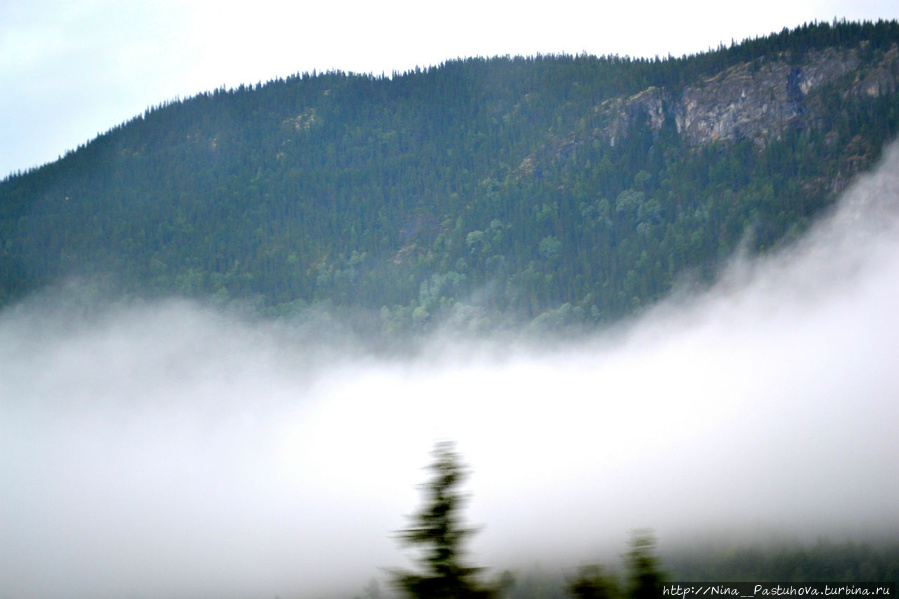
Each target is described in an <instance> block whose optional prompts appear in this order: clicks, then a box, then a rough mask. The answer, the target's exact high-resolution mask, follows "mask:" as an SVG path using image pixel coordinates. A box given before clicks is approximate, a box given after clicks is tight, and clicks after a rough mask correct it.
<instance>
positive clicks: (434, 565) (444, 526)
mask: <svg viewBox="0 0 899 599" xmlns="http://www.w3.org/2000/svg"><path fill="white" fill-rule="evenodd" d="M433 455H434V462H433V463H432V464H431V466H430V470H431V471H432V472H433V477H432V478H431V480H430V482H428V483H427V484H426V485H424V487H423V490H424V505H423V506H422V508H421V510H420V511H419V512H418V513H416V514H415V515H413V516H412V517H411V522H410V525H409V528H407V529H405V530H403V531H401V532H400V541H401V542H402V543H403V544H404V545H410V546H413V547H420V548H421V549H422V553H421V557H420V563H421V572H420V573H415V572H407V571H404V570H397V571H394V572H392V575H393V582H394V584H395V586H396V587H397V589H398V590H400V591H401V592H402V593H403V594H404V595H405V596H407V597H412V598H427V599H456V598H489V597H494V596H496V594H497V592H498V590H499V589H498V585H497V586H496V587H491V586H489V585H485V584H482V583H480V582H479V581H478V580H477V575H478V573H479V572H480V571H481V570H482V568H475V567H471V566H467V565H465V563H464V559H463V556H464V551H463V545H464V542H465V540H466V539H467V538H468V537H469V536H470V535H471V534H473V533H474V532H475V530H474V529H471V528H467V527H465V526H464V525H463V523H462V517H461V514H460V512H461V509H462V506H463V504H464V502H465V496H464V495H463V494H462V493H461V492H460V491H459V485H460V484H461V483H462V482H463V481H464V479H465V477H466V472H465V469H464V467H463V466H462V464H461V462H460V459H459V455H458V454H457V453H456V452H455V450H454V446H453V444H452V443H450V442H441V443H438V444H437V446H436V447H435V449H434V452H433Z"/></svg>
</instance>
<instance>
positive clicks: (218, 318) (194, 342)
mask: <svg viewBox="0 0 899 599" xmlns="http://www.w3.org/2000/svg"><path fill="white" fill-rule="evenodd" d="M897 217H899V150H897V148H896V147H894V148H893V149H891V150H889V151H888V152H887V154H886V157H885V159H884V162H883V164H882V165H881V167H880V168H879V170H878V171H877V172H876V173H874V174H873V175H870V176H867V177H864V178H862V179H861V180H860V181H859V183H858V184H857V185H856V186H855V187H854V188H853V189H852V190H850V192H848V193H847V194H846V195H845V197H844V198H843V200H842V201H841V203H840V205H839V206H838V208H837V210H835V212H834V213H833V214H832V215H831V216H830V217H828V218H827V219H824V220H822V222H820V223H819V224H818V226H816V227H815V228H814V229H813V230H812V231H811V232H810V233H809V234H808V235H807V236H806V237H804V238H803V239H802V240H801V242H800V243H798V244H796V245H795V246H793V247H791V248H788V249H785V250H783V251H781V252H779V253H777V254H776V255H770V256H768V257H766V258H763V259H755V260H748V259H740V260H735V262H734V263H733V264H732V265H731V266H730V267H729V268H728V269H727V270H726V271H725V272H724V273H723V275H722V278H721V281H720V282H719V283H718V284H717V285H715V286H714V287H713V288H711V289H709V290H706V291H703V292H701V293H697V294H695V295H693V296H691V297H679V298H675V299H672V300H671V301H668V302H666V303H664V304H663V305H661V306H659V307H657V308H656V309H654V310H652V311H651V312H649V313H646V314H644V315H643V316H641V317H640V318H639V319H637V320H636V321H634V322H632V323H630V324H629V325H627V326H623V327H621V328H619V329H616V330H615V331H610V332H605V333H602V334H597V336H595V337H594V338H592V339H587V340H579V341H577V342H576V343H575V342H572V343H571V344H570V345H568V346H565V347H564V348H563V349H560V347H559V345H558V344H556V345H554V346H553V349H546V350H539V349H534V348H533V347H532V346H529V347H528V348H524V347H523V346H522V347H515V346H502V344H499V343H496V344H491V343H489V342H484V341H479V342H474V341H472V342H464V341H460V340H458V339H456V340H454V341H452V342H447V341H445V340H443V339H442V338H441V337H440V336H439V335H435V338H434V339H433V340H432V341H433V343H432V344H430V345H428V346H427V347H425V349H423V350H422V351H421V352H420V353H419V354H417V355H416V356H414V357H405V358H392V359H385V358H377V357H373V356H367V355H366V354H364V353H362V352H353V353H339V352H334V351H331V349H333V348H331V347H330V346H329V345H328V341H327V340H326V339H322V340H319V341H318V342H316V343H310V342H308V341H307V342H306V343H298V342H297V341H296V339H295V337H292V336H291V335H289V334H286V333H285V331H284V330H283V329H281V328H278V327H277V326H274V325H272V324H271V323H258V322H256V323H250V322H248V321H242V320H240V319H237V318H233V317H229V316H227V315H225V314H222V313H221V312H216V311H213V310H210V309H206V308H204V307H202V306H200V305H197V304H195V303H189V302H184V301H176V300H172V301H164V302H134V301H132V302H130V303H119V304H113V303H111V304H109V305H108V306H107V307H106V308H104V309H102V310H94V311H93V312H92V313H89V314H86V315H84V314H82V313H81V312H79V311H78V310H75V309H69V308H66V307H64V303H62V302H59V301H58V300H54V301H52V302H51V301H45V300H42V299H40V298H35V299H33V300H31V301H29V302H26V303H24V304H21V305H18V306H15V307H12V308H9V309H7V310H6V311H5V312H4V313H2V314H0V597H3V598H13V597H15V598H20V597H39V598H44V597H91V598H103V597H155V598H166V597H173V598H174V597H179V598H180V597H192V598H193V597H237V596H242V597H274V596H276V595H280V596H282V597H292V596H308V597H312V596H316V597H318V596H326V595H329V594H335V595H344V596H352V595H354V594H359V593H360V592H361V589H362V587H363V585H364V584H365V583H366V581H367V580H369V579H370V578H372V577H377V576H381V575H382V573H383V570H382V569H383V568H389V567H405V566H407V565H408V559H407V557H406V555H405V554H404V553H403V552H401V551H400V550H399V548H398V546H397V544H396V540H395V538H394V537H393V533H394V532H395V531H397V530H400V529H402V528H403V527H404V526H405V525H406V523H407V521H406V515H408V514H410V513H412V512H413V511H414V510H415V508H416V506H417V505H418V501H419V496H418V490H417V485H419V484H421V483H423V482H424V481H425V480H426V478H427V473H426V471H424V470H423V467H424V466H426V465H427V463H428V462H429V460H430V456H429V452H430V450H431V448H432V446H433V444H434V442H435V440H438V439H452V440H454V441H456V444H457V449H458V451H459V452H460V453H461V454H462V456H463V458H464V460H465V462H466V463H467V464H468V466H469V467H470V468H471V471H472V475H471V477H470V479H469V481H468V484H467V490H468V491H469V492H470V493H471V499H470V502H469V504H468V510H467V512H466V514H467V516H468V519H469V522H470V523H473V524H478V525H482V526H483V529H482V530H481V532H480V533H479V534H478V535H477V536H476V537H475V538H474V540H473V542H472V544H471V550H472V560H473V561H474V562H476V563H477V564H478V565H484V566H489V567H493V568H496V569H500V568H507V567H513V568H514V567H520V566H523V567H527V566H528V565H530V564H534V563H536V562H539V563H541V564H544V565H545V566H548V567H553V568H555V567H559V568H561V567H573V566H576V565H577V564H579V563H582V562H585V561H591V560H595V559H614V558H615V557H616V556H617V555H618V554H619V553H620V552H621V551H623V548H624V547H625V546H626V539H627V538H628V534H629V531H630V530H632V529H634V528H652V529H653V530H654V531H655V534H656V536H657V537H658V538H659V541H660V547H661V548H662V549H663V550H664V549H665V547H666V546H669V547H670V546H677V545H678V544H683V543H688V542H691V541H693V540H695V539H699V538H704V537H708V536H711V537H714V538H720V539H731V540H738V541H739V540H752V539H758V538H761V537H766V536H768V535H776V536H778V537H779V538H786V539H815V538H818V537H822V536H826V537H830V538H845V537H853V538H856V537H864V538H868V537H871V536H876V535H879V534H883V533H884V532H885V531H886V532H889V531H896V530H899V437H897V435H896V424H897V423H899V316H897V311H899V225H897V223H899V218H897Z"/></svg>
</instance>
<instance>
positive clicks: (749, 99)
mask: <svg viewBox="0 0 899 599" xmlns="http://www.w3.org/2000/svg"><path fill="white" fill-rule="evenodd" d="M864 51H865V48H864V47H862V48H860V49H855V48H853V49H838V48H828V49H826V50H824V51H820V52H810V53H808V54H806V55H805V56H804V57H801V58H794V57H791V56H790V54H789V53H784V54H782V55H781V56H780V57H779V58H778V59H776V60H767V61H764V62H762V61H758V60H757V61H754V62H752V63H748V64H741V65H737V66H734V67H731V68H729V69H727V70H725V71H722V72H720V73H718V74H717V75H715V76H713V77H709V78H707V79H705V80H704V81H702V82H700V83H698V84H696V85H691V86H688V87H685V88H684V89H683V91H681V92H673V91H671V90H666V89H662V88H658V87H651V88H648V89H646V90H644V91H642V92H640V93H638V94H636V95H634V96H631V97H629V98H616V99H614V100H610V101H607V102H604V103H603V104H602V105H600V106H598V107H597V109H596V110H597V112H598V113H599V116H600V117H601V122H603V123H604V125H603V126H602V127H601V128H600V129H599V130H598V131H596V132H595V133H596V134H598V136H599V137H601V138H604V139H605V140H606V141H607V142H608V143H610V144H612V145H614V144H615V143H616V142H617V141H618V140H619V139H620V138H621V136H623V135H626V134H627V131H628V128H629V127H631V126H632V125H633V123H634V122H635V121H636V120H640V121H645V122H646V123H647V124H648V125H649V126H650V127H651V128H652V129H654V130H658V129H660V128H661V127H662V126H663V125H664V124H665V123H666V120H667V119H673V122H674V124H675V126H676V128H677V131H678V133H679V134H680V135H681V136H682V138H683V139H684V140H685V141H687V142H688V143H689V144H691V145H696V146H701V145H706V144H709V143H712V142H714V141H718V140H741V139H751V140H753V141H756V142H758V143H764V142H765V141H766V140H768V139H770V138H771V137H777V136H778V135H779V134H780V133H781V132H782V131H783V130H784V128H785V127H787V126H789V125H790V124H792V123H794V122H796V121H797V120H799V119H805V120H806V121H808V122H814V120H815V114H816V112H817V109H818V107H819V105H820V102H821V101H822V100H821V97H820V96H821V93H820V92H822V91H823V90H825V89H826V88H828V86H830V85H831V84H834V83H837V82H839V83H841V85H839V86H838V90H839V91H838V93H839V97H840V100H841V101H852V100H855V99H859V98H862V97H879V96H882V95H888V94H889V95H892V94H896V92H897V89H899V47H896V46H894V47H893V48H892V49H890V50H889V51H888V52H885V53H883V54H882V55H881V56H880V57H879V58H878V59H877V60H875V61H873V62H870V61H863V60H862V59H861V57H860V52H864Z"/></svg>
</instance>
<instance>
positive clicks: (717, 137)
mask: <svg viewBox="0 0 899 599" xmlns="http://www.w3.org/2000/svg"><path fill="white" fill-rule="evenodd" d="M897 89H899V24H897V23H895V22H890V23H883V22H881V23H877V24H870V23H867V24H855V23H840V24H833V25H830V24H816V25H809V26H804V27H802V28H799V29H797V30H795V31H789V32H788V31H784V32H781V33H780V34H776V35H772V36H770V37H767V38H763V39H758V40H754V41H751V42H746V43H744V44H741V45H739V46H734V47H731V48H721V49H719V50H718V51H716V52H711V53H708V54H703V55H699V56H694V57H684V58H680V59H667V60H656V61H646V60H629V59H621V58H618V57H605V58H595V57H589V56H577V57H570V56H558V57H556V56H545V57H536V58H495V59H467V60H458V61H452V62H448V63H445V64H443V65H440V66H439V67H435V68H431V69H427V70H425V71H415V72H410V73H406V74H403V75H397V76H395V77H393V78H390V79H387V78H375V77H370V76H360V75H352V74H344V73H326V74H311V75H310V74H304V75H302V76H296V77H291V78H288V79H286V80H281V81H273V82H270V83H267V84H265V85H257V86H255V87H241V88H239V89H236V90H218V91H216V92H214V93H208V94H203V95H200V96H197V97H194V98H190V99H187V100H184V101H178V102H172V103H170V104H167V105H164V106H160V107H157V108H155V109H152V110H148V111H147V112H146V113H144V114H143V115H140V116H138V117H137V118H135V119H134V120H132V121H131V122H129V123H126V124H124V125H122V126H120V127H117V128H115V129H114V130H112V131H110V132H108V133H107V134H105V135H102V136H100V137H98V138H96V139H95V140H93V141H91V142H90V143H88V144H86V145H85V146H83V147H81V148H79V149H78V150H76V151H74V152H71V153H69V154H67V155H66V156H65V157H64V158H63V159H61V160H60V161H58V162H56V163H53V164H49V165H46V166H44V167H42V168H40V169H35V170H33V171H30V172H28V173H23V174H19V175H16V176H13V177H10V178H8V179H6V180H4V181H3V182H2V183H0V235H2V239H3V245H2V246H0V251H2V254H0V297H2V298H3V299H4V301H7V302H8V301H10V300H13V299H15V298H17V297H20V296H21V295H23V294H25V293H28V292H29V291H32V290H35V289H39V288H41V287H43V286H45V285H48V284H53V283H55V282H58V281H59V280H63V279H65V278H66V277H71V276H78V277H81V278H83V279H87V280H94V278H96V277H99V279H100V280H104V281H107V282H112V283H113V284H114V286H115V288H117V289H121V290H123V291H124V292H126V293H130V294H142V295H144V294H153V295H170V294H186V295H190V296H212V297H214V298H216V299H217V301H221V302H228V301H231V300H241V301H246V300H247V299H252V300H253V301H255V302H257V303H258V305H259V306H260V307H264V308H265V309H266V310H268V311H275V312H279V313H285V312H293V311H296V310H298V309H302V308H303V307H305V306H309V305H312V304H315V303H325V304H327V305H329V306H331V308H332V309H334V310H337V311H341V310H343V311H345V310H353V311H354V312H355V311H357V310H360V309H361V310H363V311H369V312H371V313H372V314H374V315H376V318H375V321H376V323H377V324H376V326H379V327H381V328H382V329H383V330H385V331H398V330H412V329H421V328H427V327H429V326H431V325H432V324H433V323H434V322H436V321H437V320H438V318H440V317H445V316H448V315H453V317H454V318H455V319H456V320H457V321H460V322H462V323H467V324H468V325H473V326H477V325H482V324H487V323H493V324H496V323H497V322H501V321H506V320H508V319H510V318H514V319H517V318H525V319H527V320H532V321H536V323H538V324H542V325H548V326H554V327H558V326H565V325H567V324H575V323H583V322H603V321H608V320H609V319H612V318H616V317H618V316H620V315H622V314H626V313H627V312H629V311H631V310H633V309H635V308H638V307H640V306H645V305H648V304H650V303H651V302H653V301H655V300H656V299H658V298H659V297H661V296H663V295H664V294H666V293H668V292H670V291H671V290H672V288H673V287H674V286H676V284H677V283H678V282H679V281H683V280H696V279H697V278H698V279H700V280H701V279H703V278H707V277H709V276H712V275H713V274H714V273H715V272H716V269H717V268H718V267H719V265H720V264H721V262H722V260H726V259H727V258H728V257H729V256H730V255H731V254H732V253H733V252H734V250H735V248H737V247H738V245H740V244H741V243H743V244H744V246H745V247H746V248H747V249H750V250H759V249H765V248H769V247H772V246H774V245H777V244H779V243H782V242H783V240H785V239H789V238H791V237H792V236H794V235H795V234H796V233H797V232H798V231H801V230H802V229H803V228H804V227H805V226H806V225H807V224H808V222H809V219H810V218H812V217H813V216H814V215H815V214H817V213H818V212H820V211H821V210H822V209H824V208H825V207H827V206H828V205H829V203H830V202H831V200H832V198H833V197H834V195H835V193H836V192H837V191H839V190H841V189H842V188H844V187H845V186H846V185H847V184H848V182H849V181H850V180H851V178H852V176H853V175H854V174H855V173H857V172H859V171H860V170H863V169H865V168H867V167H868V166H870V165H871V164H872V163H873V161H874V160H875V159H876V158H877V157H878V156H879V154H880V151H881V148H882V147H883V144H884V143H885V142H886V141H888V140H890V139H891V138H893V137H894V136H895V133H896V131H897V119H899V99H897Z"/></svg>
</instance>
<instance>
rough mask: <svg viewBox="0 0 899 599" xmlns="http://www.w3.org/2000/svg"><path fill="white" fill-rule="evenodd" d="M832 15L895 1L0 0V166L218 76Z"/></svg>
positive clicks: (0, 170) (882, 12)
mask: <svg viewBox="0 0 899 599" xmlns="http://www.w3.org/2000/svg"><path fill="white" fill-rule="evenodd" d="M834 17H839V18H843V17H845V18H847V19H850V20H858V19H866V20H876V19H878V18H899V2H896V1H895V0H756V1H754V2H751V3H747V2H741V3H722V2H713V1H711V0H681V1H680V2H671V1H670V0H664V1H656V0H644V1H640V2H618V1H616V2H606V1H603V0H593V1H584V0H577V1H573V0H558V1H556V2H545V1H541V2H534V1H532V0H515V1H514V2H513V1H511V0H476V1H475V0H457V1H456V2H453V3H421V2H411V1H406V0H383V1H381V2H370V1H366V2H361V1H356V0H350V1H346V0H334V1H331V2H314V3H310V2H296V3H290V4H288V3H282V2H277V1H272V0H255V1H253V2H244V3H222V2H211V1H210V2H207V1H205V0H177V1H171V0H158V1H148V0H136V1H131V2H116V1H113V0H78V1H63V0H34V1H29V2H22V1H17V0H0V90H2V93H0V177H4V176H6V175H7V174H9V173H12V172H14V171H18V170H26V169H28V168H31V167H33V166H37V165H40V164H43V163H45V162H49V161H53V160H55V159H56V158H57V157H58V156H60V155H61V154H64V153H65V151H66V150H68V149H73V148H75V147H77V146H78V145H79V144H81V143H84V142H86V141H88V140H90V139H92V138H93V137H95V136H96V135H97V134H99V133H103V132H105V131H107V130H109V129H110V128H112V127H114V126H116V125H117V124H120V123H122V122H124V121H127V120H129V119H130V118H131V117H133V116H135V115H136V114H138V113H140V112H142V111H143V110H144V109H145V108H147V107H148V106H155V105H158V104H160V103H161V102H164V101H166V100H170V99H172V98H175V97H179V96H180V97H188V96H192V95H194V94H196V93H199V92H203V91H206V90H209V89H214V88H217V87H221V86H222V85H224V86H226V87H234V86H237V85H239V84H241V83H256V82H258V81H263V82H264V81H268V80H271V79H274V78H279V77H286V76H288V75H291V74H294V73H298V72H300V73H301V72H305V71H310V72H311V71H312V70H313V69H316V70H319V71H322V70H329V69H340V70H344V71H354V72H371V73H375V74H381V73H385V74H388V75H389V74H390V73H392V72H393V71H404V70H407V69H410V68H414V67H415V66H427V65H433V64H439V63H440V62H442V61H444V60H446V59H451V58H457V57H465V56H494V55H503V54H511V55H516V54H523V55H533V54H536V53H544V54H549V53H561V52H565V53H580V52H584V51H586V52H587V53H590V54H597V55H601V54H619V55H630V56H655V55H660V56H665V55H667V54H669V53H671V54H673V55H675V56H680V55H682V54H685V53H687V54H690V53H695V52H700V51H703V50H706V49H708V48H709V47H716V46H718V44H719V43H721V42H724V43H730V41H731V40H732V39H733V40H736V41H740V40H743V39H746V38H752V37H756V36H760V35H766V34H768V33H771V32H773V31H779V30H781V29H782V28H783V27H795V26H797V25H800V24H802V23H804V22H809V21H812V20H828V21H829V20H832V19H833V18H834Z"/></svg>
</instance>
